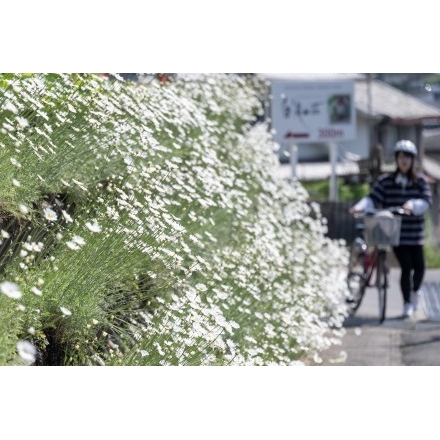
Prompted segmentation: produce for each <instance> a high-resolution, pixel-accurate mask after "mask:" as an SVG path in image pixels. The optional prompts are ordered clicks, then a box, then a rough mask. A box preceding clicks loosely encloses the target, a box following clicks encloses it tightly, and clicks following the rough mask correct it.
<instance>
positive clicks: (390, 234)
mask: <svg viewBox="0 0 440 440" xmlns="http://www.w3.org/2000/svg"><path fill="white" fill-rule="evenodd" d="M364 224H365V230H364V236H365V242H366V243H367V244H369V245H373V246H375V245H378V244H382V245H388V246H397V245H398V244H399V239H400V226H401V224H402V218H401V217H398V216H395V217H388V216H387V217H385V216H381V215H375V216H372V217H365V219H364Z"/></svg>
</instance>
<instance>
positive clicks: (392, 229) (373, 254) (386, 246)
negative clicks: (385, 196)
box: [347, 207, 405, 324]
mask: <svg viewBox="0 0 440 440" xmlns="http://www.w3.org/2000/svg"><path fill="white" fill-rule="evenodd" d="M402 215H405V211H404V210H403V208H402V207H390V208H386V209H380V210H379V209H375V210H369V211H367V212H365V213H363V214H355V215H354V217H355V219H356V220H357V223H356V229H357V231H358V236H357V237H356V238H355V240H354V241H353V243H352V245H351V248H350V256H349V263H348V274H347V285H348V290H349V292H350V296H349V297H348V298H347V305H348V308H349V314H350V315H351V316H353V315H354V314H355V313H356V311H357V310H358V308H359V306H360V305H361V302H362V298H363V297H364V294H365V290H366V288H367V287H376V288H377V292H378V305H379V323H380V324H382V323H383V321H384V320H385V314H386V313H385V312H386V303H387V289H388V274H389V268H388V261H387V255H388V252H389V250H390V249H391V246H397V245H398V244H399V238H400V227H401V223H402V217H401V216H402Z"/></svg>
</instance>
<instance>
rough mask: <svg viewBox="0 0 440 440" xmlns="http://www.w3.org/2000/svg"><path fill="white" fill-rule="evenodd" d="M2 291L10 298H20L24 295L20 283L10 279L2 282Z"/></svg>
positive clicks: (0, 284)
mask: <svg viewBox="0 0 440 440" xmlns="http://www.w3.org/2000/svg"><path fill="white" fill-rule="evenodd" d="M0 291H1V292H2V293H4V294H5V295H6V296H8V297H9V298H13V299H20V298H21V297H22V294H21V292H20V288H19V287H18V285H17V284H15V283H12V282H10V281H3V283H0Z"/></svg>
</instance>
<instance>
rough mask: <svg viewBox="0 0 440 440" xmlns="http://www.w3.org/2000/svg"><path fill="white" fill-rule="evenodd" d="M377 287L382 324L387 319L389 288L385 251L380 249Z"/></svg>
mask: <svg viewBox="0 0 440 440" xmlns="http://www.w3.org/2000/svg"><path fill="white" fill-rule="evenodd" d="M376 287H377V292H378V300H379V301H378V304H379V322H380V323H381V324H382V322H384V321H385V313H386V307H387V288H388V271H387V265H386V252H385V251H379V255H378V256H377V268H376Z"/></svg>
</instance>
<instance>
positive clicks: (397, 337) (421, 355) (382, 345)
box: [313, 268, 440, 366]
mask: <svg viewBox="0 0 440 440" xmlns="http://www.w3.org/2000/svg"><path fill="white" fill-rule="evenodd" d="M390 275H391V278H390V284H391V287H390V291H389V294H388V306H387V318H386V319H385V321H384V322H383V323H382V324H379V321H378V314H379V313H378V301H377V291H375V290H374V289H373V288H368V289H367V291H366V293H365V296H364V299H363V302H362V304H361V306H360V307H359V309H358V310H357V312H356V315H355V316H354V317H350V318H347V320H346V322H345V324H344V327H345V329H346V334H345V336H344V337H343V338H342V345H338V346H336V345H335V346H332V347H331V348H330V349H329V350H327V351H325V352H323V353H322V355H321V357H322V359H323V362H322V363H321V364H313V365H323V366H330V365H334V366H335V365H336V366H337V365H339V366H341V365H345V366H361V365H362V366H403V365H414V366H415V365H417V366H434V365H435V366H440V317H438V315H437V316H436V315H435V314H433V313H432V311H433V309H432V307H433V305H432V299H430V300H425V301H421V305H420V307H419V310H418V311H417V312H416V314H415V315H414V316H413V317H411V318H408V319H402V317H401V315H402V310H403V301H402V296H401V293H400V288H399V276H400V272H399V269H398V268H392V269H391V274H390ZM424 281H425V282H426V284H425V287H426V289H425V290H427V287H428V285H430V286H431V285H432V283H439V282H440V270H437V269H427V271H426V274H425V280H424ZM434 296H436V295H434ZM438 297H439V299H440V289H439V290H438ZM434 299H436V298H434Z"/></svg>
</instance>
